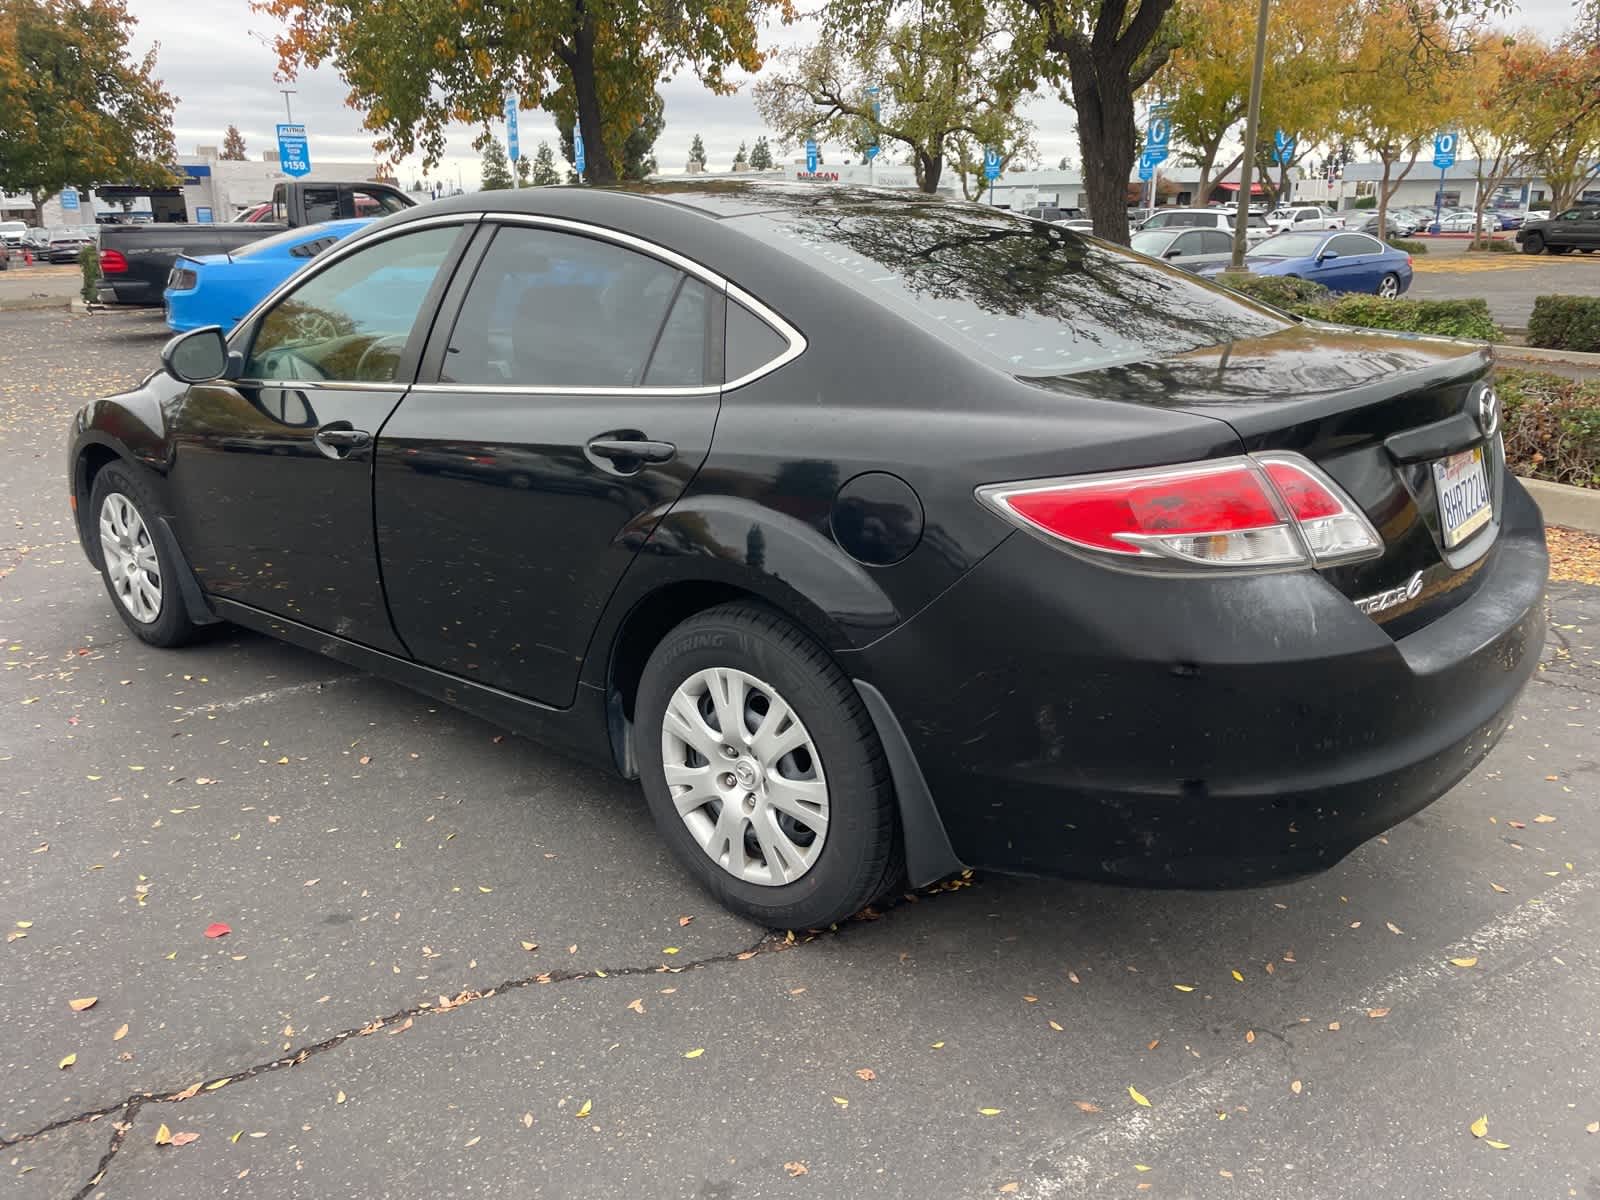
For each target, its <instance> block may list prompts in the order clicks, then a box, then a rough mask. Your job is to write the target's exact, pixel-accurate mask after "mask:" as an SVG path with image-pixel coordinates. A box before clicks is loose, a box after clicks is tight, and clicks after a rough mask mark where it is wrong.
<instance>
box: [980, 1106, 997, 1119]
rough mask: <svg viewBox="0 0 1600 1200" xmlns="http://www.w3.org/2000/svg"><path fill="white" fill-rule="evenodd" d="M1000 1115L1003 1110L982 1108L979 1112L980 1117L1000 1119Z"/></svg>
mask: <svg viewBox="0 0 1600 1200" xmlns="http://www.w3.org/2000/svg"><path fill="white" fill-rule="evenodd" d="M1000 1113H1001V1110H1000V1109H998V1108H980V1109H979V1110H978V1115H979V1116H984V1117H998V1116H999V1115H1000Z"/></svg>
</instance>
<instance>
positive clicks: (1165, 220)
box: [1142, 213, 1172, 229]
mask: <svg viewBox="0 0 1600 1200" xmlns="http://www.w3.org/2000/svg"><path fill="white" fill-rule="evenodd" d="M1170 224H1172V214H1171V213H1157V214H1156V215H1155V216H1153V217H1151V218H1150V219H1149V220H1148V221H1146V222H1145V223H1144V225H1143V226H1142V228H1144V229H1165V228H1166V227H1167V226H1168V225H1170Z"/></svg>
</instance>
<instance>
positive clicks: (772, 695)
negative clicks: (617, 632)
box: [634, 604, 902, 929]
mask: <svg viewBox="0 0 1600 1200" xmlns="http://www.w3.org/2000/svg"><path fill="white" fill-rule="evenodd" d="M634 728H635V731H636V735H637V742H636V746H635V751H636V753H637V754H638V758H639V770H640V776H641V779H642V782H643V785H644V793H645V798H646V800H647V801H648V803H649V805H650V810H651V814H652V815H653V816H654V818H655V822H656V826H657V828H658V829H659V830H660V832H661V835H662V837H663V838H664V839H665V840H666V842H667V844H668V845H669V846H670V847H671V848H672V850H673V852H674V853H675V854H676V855H677V856H678V858H679V859H680V860H681V861H682V862H683V864H684V865H685V866H686V867H688V869H689V871H690V873H691V874H692V875H694V876H695V877H696V878H697V879H698V880H699V881H700V883H701V884H702V885H703V886H704V887H705V888H706V889H707V890H708V891H710V892H711V893H712V894H713V895H714V896H716V897H717V899H718V900H719V901H721V902H722V904H724V905H725V906H726V907H728V908H730V909H732V910H734V911H735V912H738V913H742V914H744V915H745V916H748V917H751V918H752V919H754V920H757V921H760V922H762V923H763V924H765V925H769V926H773V927H776V928H785V929H794V928H804V927H810V926H819V925H827V924H830V923H832V922H834V921H838V920H842V919H843V918H845V917H848V916H849V915H850V914H851V913H854V912H857V911H859V910H860V909H862V908H864V907H865V906H866V905H868V904H870V903H872V901H874V900H876V899H877V898H878V897H879V896H881V895H882V894H883V893H884V892H885V891H886V890H887V889H889V888H890V887H893V886H894V885H895V884H896V883H898V882H899V877H900V873H901V870H902V864H901V852H900V838H899V831H898V829H897V828H896V820H895V805H894V790H893V787H892V785H891V783H890V780H889V769H888V765H887V763H886V762H885V760H884V756H883V748H882V746H880V745H879V742H878V736H877V732H876V730H875V729H874V728H873V725H872V721H871V719H870V718H869V717H868V716H867V712H866V709H865V707H864V706H863V705H862V703H861V698H860V696H859V695H858V694H857V692H856V690H855V688H854V686H853V685H852V684H851V683H850V680H849V679H848V678H847V677H846V676H845V674H844V672H843V671H841V670H840V669H839V667H838V666H837V665H836V664H835V663H834V661H833V660H832V658H830V657H829V655H828V653H827V651H825V650H824V649H823V648H822V647H821V646H819V645H817V644H816V643H815V642H814V641H812V640H811V638H809V637H808V636H806V634H804V633H803V632H801V631H800V630H799V629H797V628H795V627H794V626H793V625H791V624H789V623H788V622H787V621H785V620H783V619H782V618H781V617H778V616H777V615H776V614H774V613H771V612H768V611H767V610H765V609H761V608H757V607H754V606H752V605H744V604H730V605H724V606H721V607H718V608H714V609H711V610H709V611H708V612H704V613H701V614H699V615H698V616H695V617H692V618H690V619H689V620H687V621H685V622H684V623H683V624H681V625H679V626H678V627H677V628H676V629H674V630H673V631H672V632H671V633H669V634H668V635H667V636H666V637H665V638H664V639H663V640H662V642H661V644H660V645H659V646H657V647H656V649H655V652H654V653H653V654H651V656H650V660H649V662H648V663H647V664H646V665H645V669H644V675H643V677H642V679H641V680H640V684H639V696H638V703H637V704H636V706H635V724H634Z"/></svg>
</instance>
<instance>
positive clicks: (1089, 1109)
mask: <svg viewBox="0 0 1600 1200" xmlns="http://www.w3.org/2000/svg"><path fill="white" fill-rule="evenodd" d="M1073 1103H1074V1104H1076V1105H1077V1106H1078V1111H1079V1112H1086V1113H1097V1112H1099V1111H1100V1106H1099V1105H1098V1104H1092V1103H1090V1102H1089V1101H1087V1100H1074V1101H1073Z"/></svg>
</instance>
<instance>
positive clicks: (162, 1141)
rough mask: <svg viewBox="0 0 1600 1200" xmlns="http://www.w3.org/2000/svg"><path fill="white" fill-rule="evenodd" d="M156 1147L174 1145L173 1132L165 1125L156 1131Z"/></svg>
mask: <svg viewBox="0 0 1600 1200" xmlns="http://www.w3.org/2000/svg"><path fill="white" fill-rule="evenodd" d="M156 1145H158V1146H170V1145H172V1130H170V1129H168V1128H167V1127H166V1126H165V1125H163V1126H162V1127H161V1128H160V1129H158V1130H156Z"/></svg>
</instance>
